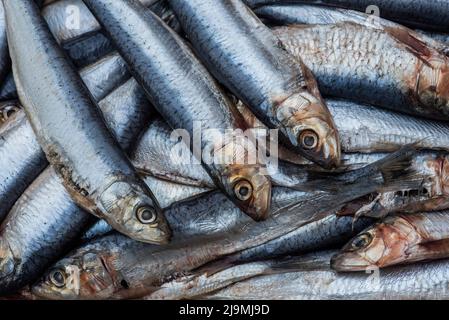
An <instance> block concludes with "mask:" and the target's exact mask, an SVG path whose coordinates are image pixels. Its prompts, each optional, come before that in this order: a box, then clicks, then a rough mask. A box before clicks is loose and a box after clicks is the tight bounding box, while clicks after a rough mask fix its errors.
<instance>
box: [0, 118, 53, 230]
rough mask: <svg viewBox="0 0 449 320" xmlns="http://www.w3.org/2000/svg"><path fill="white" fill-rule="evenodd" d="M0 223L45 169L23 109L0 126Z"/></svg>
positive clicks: (43, 159)
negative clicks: (0, 164)
mask: <svg viewBox="0 0 449 320" xmlns="http://www.w3.org/2000/svg"><path fill="white" fill-rule="evenodd" d="M0 159H1V160H0V161H1V163H2V166H1V167H2V170H0V199H1V201H0V221H2V220H3V219H4V218H5V216H6V215H7V213H8V211H9V209H11V207H12V206H13V204H14V202H15V201H16V200H17V198H18V197H19V196H20V195H21V194H22V192H23V191H24V190H25V188H26V187H28V185H29V184H30V183H31V182H32V181H33V179H34V178H35V177H36V176H37V175H39V173H40V172H41V171H42V170H44V169H45V167H46V166H47V160H46V158H45V154H44V153H43V152H42V149H41V147H40V146H39V143H38V142H37V140H36V136H35V134H34V132H33V129H32V127H31V125H30V123H29V122H28V119H27V118H26V116H25V113H24V112H23V110H20V111H18V112H17V113H16V114H14V115H13V116H12V117H11V118H9V119H8V120H7V121H6V123H4V124H3V125H2V126H1V127H0Z"/></svg>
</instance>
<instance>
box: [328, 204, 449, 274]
mask: <svg viewBox="0 0 449 320" xmlns="http://www.w3.org/2000/svg"><path fill="white" fill-rule="evenodd" d="M448 239H449V212H447V211H438V212H425V213H416V214H398V215H394V216H390V217H387V218H385V219H384V220H383V221H382V222H379V223H377V224H376V225H374V226H372V227H370V228H368V229H366V230H364V231H362V232H361V233H360V234H359V235H357V236H356V237H355V238H353V239H352V240H351V241H349V243H348V244H347V245H346V246H344V247H343V249H342V250H341V252H339V253H338V254H336V255H335V256H334V257H333V258H332V260H331V266H332V268H333V269H334V270H336V271H339V272H347V271H365V270H367V269H369V268H372V269H373V268H384V267H388V266H393V265H398V264H405V263H407V264H409V263H412V262H417V261H423V260H436V259H443V258H448V257H449V240H448Z"/></svg>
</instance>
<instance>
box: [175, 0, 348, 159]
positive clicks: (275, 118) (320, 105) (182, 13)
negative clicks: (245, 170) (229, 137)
mask: <svg viewBox="0 0 449 320" xmlns="http://www.w3.org/2000/svg"><path fill="white" fill-rule="evenodd" d="M169 3H170V4H171V6H172V9H173V11H174V12H175V13H176V15H177V17H178V20H179V21H180V23H181V25H182V26H183V29H184V31H185V32H186V34H187V36H188V37H189V39H190V40H191V42H192V44H193V46H194V47H195V48H196V50H197V52H198V54H199V55H200V56H201V57H202V59H203V61H204V62H205V63H206V65H207V66H208V68H209V70H211V72H213V73H214V75H215V77H216V78H217V79H219V81H220V82H222V83H223V84H225V85H226V87H227V88H228V89H229V90H230V91H231V92H233V93H234V94H235V95H236V96H237V97H238V98H239V99H240V100H242V101H243V103H245V104H246V105H248V106H249V107H250V108H251V109H252V111H253V112H254V114H255V115H256V116H257V117H258V118H259V119H260V120H261V121H262V122H264V123H265V124H266V125H267V126H268V127H269V128H274V129H279V130H280V132H281V138H283V140H284V142H285V143H287V144H288V146H289V147H290V148H293V149H294V150H295V151H296V152H298V153H300V154H301V155H303V156H304V157H306V158H307V159H309V160H311V161H314V162H316V163H318V164H320V165H322V166H323V167H335V166H338V164H339V162H340V146H339V141H338V134H337V131H336V129H335V125H334V122H333V120H332V117H331V115H330V113H329V110H328V109H327V107H326V104H325V103H324V101H323V100H322V98H321V95H320V93H319V91H318V88H317V86H316V82H315V79H314V77H313V75H312V74H311V73H310V71H309V70H308V69H307V68H306V67H304V66H303V64H302V61H301V59H298V58H297V57H296V59H295V58H292V56H291V55H289V54H288V53H287V52H286V51H285V50H283V47H282V44H281V43H279V40H278V39H277V38H276V37H275V36H274V35H273V34H272V32H271V31H270V30H269V29H268V28H267V27H266V26H265V25H264V24H263V23H262V22H261V21H260V20H259V19H258V18H257V17H256V16H255V15H254V14H253V13H252V12H251V11H250V10H249V9H248V8H247V7H246V6H245V5H244V4H243V3H241V2H240V1H235V0H230V1H212V0H207V1H204V0H198V1H197V0H189V1H182V0H174V1H169ZM223 26H226V28H224V27H223Z"/></svg>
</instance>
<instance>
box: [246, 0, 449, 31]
mask: <svg viewBox="0 0 449 320" xmlns="http://www.w3.org/2000/svg"><path fill="white" fill-rule="evenodd" d="M244 2H246V3H247V4H248V5H249V6H251V7H252V8H256V7H258V6H261V5H266V4H285V3H301V2H302V3H304V2H306V3H308V4H310V3H313V4H320V5H327V6H337V7H341V8H346V9H354V10H358V11H361V12H368V13H375V14H377V13H378V14H379V15H380V16H381V17H383V18H385V19H388V20H394V21H398V22H401V23H404V24H407V25H410V26H414V27H418V28H427V29H437V30H443V31H444V30H447V29H448V27H449V14H448V12H449V1H447V0H437V1H422V0H308V1H303V0H244Z"/></svg>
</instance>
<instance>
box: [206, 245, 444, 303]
mask: <svg viewBox="0 0 449 320" xmlns="http://www.w3.org/2000/svg"><path fill="white" fill-rule="evenodd" d="M334 253H335V251H327V252H319V253H315V254H311V255H308V256H304V257H299V258H293V259H292V261H291V267H292V268H293V269H295V268H296V269H301V268H302V269H303V270H301V271H295V272H291V273H287V272H283V273H280V274H274V275H265V276H260V277H255V278H252V279H249V280H246V281H242V282H239V283H236V284H234V285H232V286H230V287H228V288H225V289H223V290H220V291H218V292H216V293H214V294H211V295H207V296H206V297H204V298H207V299H250V300H253V299H264V300H267V299H298V300H322V299H325V300H391V299H394V300H410V299H416V300H423V299H429V300H435V299H437V300H440V299H447V298H448V297H449V294H448V291H447V287H448V280H447V279H448V276H449V274H448V263H449V262H448V260H441V261H433V262H429V263H417V264H413V265H409V266H401V267H392V268H387V269H385V270H380V273H379V278H377V277H374V276H373V271H372V270H370V271H369V272H366V273H343V274H342V273H337V272H335V271H333V270H331V269H330V266H329V260H330V257H331V256H332V255H333V254H334ZM307 260H309V261H307ZM280 264H281V265H282V267H283V268H287V266H286V265H287V264H288V263H287V262H286V261H284V260H283V261H281V262H280ZM377 279H378V280H379V281H377Z"/></svg>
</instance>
